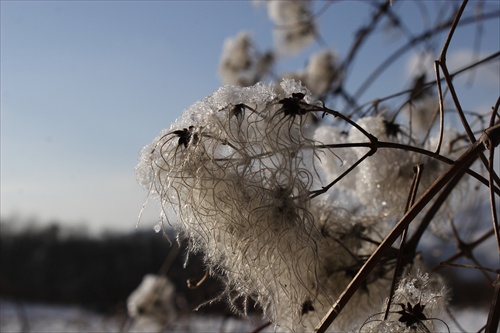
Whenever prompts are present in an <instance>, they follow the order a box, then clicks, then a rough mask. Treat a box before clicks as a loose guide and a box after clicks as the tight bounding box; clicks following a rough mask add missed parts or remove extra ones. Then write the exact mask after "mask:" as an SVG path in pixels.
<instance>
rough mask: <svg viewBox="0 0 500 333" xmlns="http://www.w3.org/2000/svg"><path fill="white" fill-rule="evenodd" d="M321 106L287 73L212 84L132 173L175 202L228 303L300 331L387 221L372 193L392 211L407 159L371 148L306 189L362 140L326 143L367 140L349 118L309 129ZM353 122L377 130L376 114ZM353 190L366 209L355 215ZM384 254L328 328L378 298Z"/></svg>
mask: <svg viewBox="0 0 500 333" xmlns="http://www.w3.org/2000/svg"><path fill="white" fill-rule="evenodd" d="M324 111H328V110H327V109H325V108H324V107H323V106H322V104H321V103H318V102H316V101H314V100H313V98H312V95H311V93H310V92H309V91H308V90H307V89H306V88H305V87H303V86H302V85H301V84H300V83H299V82H297V81H293V80H284V81H283V82H282V83H281V85H280V87H277V86H274V85H264V84H261V83H258V84H256V85H254V86H251V87H246V88H242V87H234V86H224V87H221V88H220V89H219V90H217V91H216V92H215V93H213V94H212V95H210V96H208V97H207V98H206V99H204V100H203V101H200V102H197V103H195V104H194V105H192V106H191V107H190V108H188V109H187V110H185V111H184V113H183V114H182V117H181V118H179V119H178V120H177V121H176V122H175V123H174V124H172V126H171V127H170V128H169V129H165V130H164V131H162V133H160V135H159V136H158V137H157V138H155V139H154V140H153V142H152V143H151V144H149V145H148V146H146V147H145V148H144V149H143V151H142V153H141V159H140V162H139V165H138V166H137V175H138V179H139V181H140V183H142V184H143V186H144V187H146V188H147V189H148V190H149V191H150V195H151V196H153V197H157V198H158V199H159V200H160V203H161V207H162V209H163V210H167V209H169V208H168V207H171V208H172V209H173V210H174V212H175V213H176V215H177V222H178V223H177V224H175V226H176V227H177V229H178V231H179V233H180V234H181V235H182V236H184V237H186V238H187V239H188V240H189V250H190V251H191V252H194V253H203V254H204V258H205V262H206V265H207V268H208V270H209V272H210V273H211V274H212V275H215V276H217V277H218V278H220V279H221V280H222V281H223V282H224V283H225V286H226V290H225V291H224V293H223V295H222V297H225V298H226V299H227V301H228V302H229V304H230V305H231V306H232V308H233V310H235V311H238V312H240V313H245V308H244V306H245V304H246V302H245V301H246V300H247V299H248V298H251V299H253V300H254V301H256V302H257V304H258V305H259V306H260V307H261V308H262V309H263V311H264V313H265V315H266V316H268V318H270V319H271V320H272V321H273V323H274V324H275V325H276V326H277V328H278V329H283V330H285V331H290V330H292V331H304V330H312V329H313V328H314V327H315V326H316V325H317V324H318V322H319V321H320V320H321V319H322V317H323V316H324V315H325V314H326V313H327V311H328V310H329V308H330V306H331V304H332V303H333V302H334V301H335V300H336V298H337V297H338V296H339V295H340V293H341V292H342V291H343V290H344V288H345V287H346V286H347V284H348V283H349V281H350V280H351V279H352V277H353V276H354V274H355V273H356V272H357V271H358V270H359V268H360V267H361V265H362V264H363V262H364V260H365V259H366V257H367V256H369V255H370V254H371V253H372V252H373V251H374V250H375V248H376V244H377V242H380V241H381V240H382V237H383V234H384V232H385V231H386V230H387V229H388V228H389V227H390V225H388V224H387V223H384V221H383V220H381V219H380V213H381V211H380V206H381V205H382V201H385V202H386V204H385V206H386V208H384V209H383V211H382V212H383V213H387V212H389V211H392V210H394V211H396V210H399V211H401V209H402V207H401V204H400V201H402V200H405V199H406V197H407V194H408V191H409V186H408V182H410V181H411V178H412V169H411V166H412V163H415V162H417V161H414V158H413V157H411V158H408V156H407V155H404V154H403V153H401V154H400V153H399V152H398V151H393V150H380V151H379V152H377V153H376V154H375V155H374V156H371V157H370V158H369V159H367V160H365V161H364V162H363V163H362V164H361V165H360V166H359V168H357V169H355V172H354V171H353V173H352V174H354V175H351V174H350V175H347V176H346V177H345V179H344V180H343V181H342V182H340V183H339V186H338V187H337V186H336V187H334V188H333V189H335V190H334V191H332V192H333V193H337V194H336V196H335V195H334V197H330V198H326V199H328V200H326V199H323V196H318V197H315V196H312V195H311V193H314V191H315V190H318V189H320V188H321V186H324V185H325V184H327V183H328V182H329V181H330V180H331V179H330V178H332V175H335V174H340V173H341V172H343V171H342V169H343V168H345V167H346V165H347V164H349V163H354V162H355V161H356V159H359V158H360V156H361V155H362V154H364V153H365V152H366V149H367V148H362V147H357V148H356V147H355V148H352V147H351V148H349V149H340V148H339V149H337V148H335V147H333V146H331V145H330V144H341V143H359V142H366V141H367V140H368V139H367V137H366V136H365V134H362V132H360V131H359V129H356V128H354V127H353V129H352V130H351V131H349V133H348V134H343V133H342V132H340V131H339V130H338V129H335V128H333V127H332V128H329V127H324V126H323V127H319V128H318V129H316V128H315V126H316V125H315V124H316V120H317V117H320V116H321V115H322V113H323V112H324ZM359 124H360V125H361V126H362V127H365V128H366V129H367V130H368V131H369V132H371V133H372V134H373V135H375V136H377V137H378V138H379V139H380V140H382V139H389V138H388V137H387V131H386V127H385V123H384V122H383V119H382V118H379V117H371V118H365V119H361V120H360V121H359ZM379 154H380V156H379ZM402 161H404V163H401V162H402ZM406 166H407V167H408V168H410V169H409V170H406ZM346 180H347V181H346ZM398 187H401V188H398ZM344 194H345V195H344ZM348 196H351V198H347V197H348ZM401 196H402V197H403V199H401ZM313 197H314V199H311V198H313ZM354 197H356V198H357V200H358V202H361V203H362V204H363V205H365V206H370V207H371V211H370V213H371V214H368V213H366V212H365V214H357V213H358V212H359V207H356V206H353V205H350V204H349V203H348V202H351V199H352V198H354ZM354 213H356V214H354ZM391 262H392V264H390V263H391ZM393 264H394V260H386V261H384V263H381V264H380V265H379V267H378V268H377V272H375V273H372V276H373V277H371V278H369V279H368V280H367V281H366V284H365V286H364V287H363V288H362V289H360V290H359V291H358V292H357V293H356V295H355V296H354V298H353V299H351V301H350V303H349V305H348V307H347V308H345V309H344V311H342V313H341V314H340V316H339V317H338V318H337V320H336V321H335V323H334V325H332V326H331V327H330V330H331V331H336V330H345V329H348V328H351V327H352V324H353V323H355V320H356V319H359V318H360V317H362V316H361V315H362V313H366V316H368V314H370V313H373V309H375V308H378V307H379V306H380V304H381V303H382V302H383V300H384V299H385V297H387V293H388V288H389V285H390V278H389V277H390V274H391V271H392V269H393V266H392V265H393ZM241 300H243V302H241ZM241 304H243V308H241ZM366 316H365V318H366Z"/></svg>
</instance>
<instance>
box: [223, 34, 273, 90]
mask: <svg viewBox="0 0 500 333" xmlns="http://www.w3.org/2000/svg"><path fill="white" fill-rule="evenodd" d="M273 61H274V57H273V55H272V53H265V54H259V53H258V52H257V50H256V49H255V47H254V45H253V43H252V38H251V36H250V34H249V33H247V32H240V33H239V34H238V35H237V36H236V37H232V38H227V39H226V40H225V41H224V47H223V50H222V55H221V59H220V63H219V75H220V77H221V79H222V82H223V83H224V84H231V85H238V86H243V87H244V86H250V85H253V84H255V83H257V82H258V81H260V80H261V78H262V77H263V76H265V75H266V74H268V73H269V71H270V68H271V66H272V64H273Z"/></svg>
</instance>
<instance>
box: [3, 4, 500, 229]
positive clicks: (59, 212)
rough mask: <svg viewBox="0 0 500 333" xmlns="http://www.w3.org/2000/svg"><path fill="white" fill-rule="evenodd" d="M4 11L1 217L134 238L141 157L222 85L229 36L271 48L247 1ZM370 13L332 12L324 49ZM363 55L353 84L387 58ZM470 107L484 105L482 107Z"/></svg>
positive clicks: (372, 51)
mask: <svg viewBox="0 0 500 333" xmlns="http://www.w3.org/2000/svg"><path fill="white" fill-rule="evenodd" d="M0 4H1V27H0V28H1V31H0V33H1V36H0V37H1V39H0V41H1V49H0V60H1V61H0V65H1V68H0V69H1V82H0V83H1V216H2V218H5V217H12V216H19V217H22V218H29V217H36V218H37V219H38V220H39V221H42V222H43V221H45V222H47V221H50V220H57V221H61V222H64V223H65V224H67V225H81V224H85V225H87V226H88V227H89V228H90V229H91V230H121V231H127V230H133V229H134V228H135V223H136V221H137V216H138V214H139V211H140V209H141V206H142V204H143V201H144V200H145V198H146V193H145V191H144V190H143V189H142V188H141V187H140V186H139V185H137V183H136V181H135V173H134V167H135V164H136V162H137V159H138V154H139V151H140V150H141V148H142V147H143V146H145V145H146V144H147V143H149V142H150V141H151V140H152V139H153V138H154V137H155V136H156V135H157V134H158V133H159V132H160V130H161V129H162V128H165V127H167V126H169V124H170V123H171V122H172V121H174V120H175V119H176V118H177V117H178V116H179V115H180V114H181V112H182V110H183V109H185V108H186V107H188V106H189V105H191V104H192V103H194V102H195V101H197V100H200V99H202V98H203V97H205V96H206V95H208V94H209V93H211V92H212V91H214V90H216V89H217V88H218V87H219V86H220V79H219V78H218V76H217V65H218V62H219V57H220V54H221V50H222V45H223V42H224V39H225V38H226V37H230V36H234V35H236V34H237V33H238V32H239V31H241V30H247V31H250V32H251V33H252V35H253V36H254V37H255V39H256V40H257V43H258V45H259V46H260V47H262V49H267V48H269V47H271V46H272V35H271V31H272V24H271V23H270V22H269V19H268V17H267V13H266V11H265V7H263V6H261V7H255V6H252V4H251V3H250V2H249V1H3V0H2V1H1V2H0ZM487 4H488V6H490V7H489V8H497V9H498V7H499V5H498V2H497V1H489V2H487ZM495 6H496V7H495ZM337 8H338V10H337ZM367 9H369V8H368V6H367V5H366V4H362V3H361V2H358V1H346V2H342V3H339V4H338V5H336V6H332V7H331V8H329V10H328V11H327V12H326V14H323V15H322V16H321V17H320V22H319V26H320V30H322V34H323V35H324V37H325V39H326V40H327V42H328V45H333V46H334V47H335V49H336V50H337V51H338V52H339V53H340V54H342V52H346V49H347V47H348V46H349V45H350V43H351V40H352V36H353V30H352V29H353V28H354V27H357V26H359V23H361V22H363V20H366V18H367V17H368V13H369V11H367ZM363 10H364V12H363ZM401 10H403V11H405V13H406V14H410V15H409V16H408V24H421V18H417V16H419V15H417V14H415V15H413V14H412V11H416V9H415V7H413V8H412V7H408V8H402V9H401ZM350 29H351V30H350ZM498 29H499V23H498V19H496V20H495V21H494V22H490V23H488V26H486V27H485V35H484V40H483V44H482V47H481V52H484V54H488V53H492V52H496V51H498V50H499V49H500V45H499V44H500V41H499V33H498ZM420 30H421V29H420ZM473 33H474V31H473V30H471V31H468V30H464V31H462V32H461V33H460V35H459V36H458V37H457V38H456V40H455V44H454V46H453V47H455V49H456V50H457V54H458V53H459V52H458V51H460V52H462V51H463V52H465V53H466V54H467V52H469V51H470V50H471V49H472V47H473V43H472V41H471V40H472V36H473ZM435 42H436V43H437V45H441V44H440V43H442V40H436V41H435ZM315 48H319V46H318V45H313V46H311V47H310V48H309V49H307V50H305V51H304V53H303V54H299V55H296V56H291V57H288V58H287V59H284V60H283V61H281V62H280V65H279V67H278V68H277V69H276V71H277V72H281V71H284V70H286V69H297V68H298V67H301V66H303V65H304V63H305V61H306V59H307V54H310V51H312V50H314V49H315ZM365 52H366V56H365V58H362V57H361V58H359V59H358V60H357V61H356V66H355V69H354V71H353V73H352V80H356V78H362V77H363V75H366V73H367V72H368V71H369V69H370V68H374V66H373V63H372V61H373V60H372V59H374V58H380V59H381V58H382V57H383V56H384V54H387V52H388V49H387V48H386V47H385V46H384V45H382V44H380V41H379V40H377V39H374V41H373V42H370V43H368V44H367V45H366V49H365ZM468 54H470V52H469V53H468ZM407 63H408V59H407V58H403V59H402V60H400V61H398V62H397V63H395V66H394V68H393V69H391V70H389V71H388V72H387V78H386V79H385V81H384V82H385V84H384V85H380V84H377V85H375V86H374V87H373V89H372V90H371V91H370V92H368V93H367V96H366V100H369V99H370V98H375V97H380V96H381V95H388V94H389V93H390V92H394V91H395V90H392V91H391V90H389V89H390V88H391V87H400V88H401V87H402V86H404V85H405V84H408V80H409V78H408V76H407V75H406V74H404V75H401V73H402V69H403V72H404V69H405V68H407ZM490 68H491V67H490ZM492 68H494V69H498V61H497V63H496V67H492ZM490 74H491V73H490ZM498 80H499V79H498V73H496V74H495V73H493V75H490V76H489V77H486V78H485V79H484V80H482V81H483V82H482V83H483V84H485V89H486V91H485V93H488V94H489V95H488V96H491V91H492V90H493V93H494V92H495V89H496V90H497V91H498V89H499V83H498ZM484 81H486V83H484ZM388 82H389V83H388ZM471 103H472V104H471V105H470V107H471V108H472V107H474V106H478V105H480V106H486V105H489V104H491V102H490V101H484V102H483V101H482V100H481V96H477V98H475V99H474V100H473V101H471ZM481 103H484V104H481ZM156 215H157V209H156V207H149V208H147V209H146V211H145V215H144V217H143V221H142V222H141V226H142V227H145V228H152V226H153V224H154V221H155V219H156Z"/></svg>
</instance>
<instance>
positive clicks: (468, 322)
mask: <svg viewBox="0 0 500 333" xmlns="http://www.w3.org/2000/svg"><path fill="white" fill-rule="evenodd" d="M454 312H455V313H458V315H457V318H456V319H457V320H458V321H459V322H460V325H462V327H463V329H464V330H465V331H466V332H477V331H479V329H480V328H481V327H482V326H483V325H484V323H485V322H486V316H487V309H483V310H481V309H464V310H458V311H454ZM442 319H444V320H445V321H446V322H447V323H448V325H449V326H450V331H451V332H460V329H458V328H457V326H456V325H454V324H453V323H452V321H451V320H449V318H442ZM262 323H263V321H262V320H261V319H259V318H256V319H255V320H254V323H251V322H249V321H244V320H237V319H233V318H231V319H224V318H222V317H215V316H212V317H204V316H195V315H193V316H189V317H187V316H185V317H183V318H182V317H181V318H179V320H178V321H177V322H176V324H175V325H172V326H171V327H167V328H164V329H162V328H160V327H158V326H156V325H155V324H153V323H148V322H132V321H131V320H129V319H128V318H127V317H126V316H125V315H115V316H103V315H101V314H97V313H94V312H91V311H88V310H85V309H82V308H79V307H76V306H55V305H46V304H36V303H27V304H23V305H21V304H18V303H14V302H11V301H5V300H2V301H0V332H2V333H16V332H51V333H58V332H61V333H62V332H252V331H253V330H255V329H256V328H257V327H258V326H259V325H261V324H262ZM440 331H442V332H446V331H447V330H446V329H445V328H444V329H443V328H441V329H440ZM261 332H273V327H267V328H265V329H264V330H262V331H261Z"/></svg>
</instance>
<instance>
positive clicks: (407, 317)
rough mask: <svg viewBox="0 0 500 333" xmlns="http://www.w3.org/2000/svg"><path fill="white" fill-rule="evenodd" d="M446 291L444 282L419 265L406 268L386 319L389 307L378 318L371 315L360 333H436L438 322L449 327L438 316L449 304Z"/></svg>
mask: <svg viewBox="0 0 500 333" xmlns="http://www.w3.org/2000/svg"><path fill="white" fill-rule="evenodd" d="M447 296H448V295H447V289H446V287H445V285H444V282H443V281H442V279H440V278H439V277H438V276H435V275H434V276H430V275H429V274H428V273H425V272H424V271H423V270H422V267H421V264H419V263H417V264H415V265H414V266H413V267H410V268H408V269H407V271H406V272H405V273H403V276H402V277H401V279H400V281H399V284H398V286H397V288H396V290H395V291H394V295H393V298H392V300H391V305H390V307H389V312H388V314H387V317H386V318H385V319H384V317H385V312H386V308H385V307H386V306H387V305H385V306H384V308H383V309H382V311H381V312H380V313H379V314H377V315H372V316H371V317H370V318H369V319H368V320H366V321H365V323H364V324H363V325H362V326H361V327H360V329H359V330H358V331H357V332H360V333H372V332H373V333H375V332H377V333H379V332H380V333H386V332H387V333H389V332H391V333H393V332H397V333H410V332H420V331H421V332H433V331H434V330H435V326H436V323H439V324H441V326H443V328H442V329H443V331H444V332H446V331H449V327H448V326H447V325H446V323H444V322H443V321H442V320H441V319H439V316H441V315H442V311H443V309H444V308H445V307H446V303H447Z"/></svg>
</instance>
